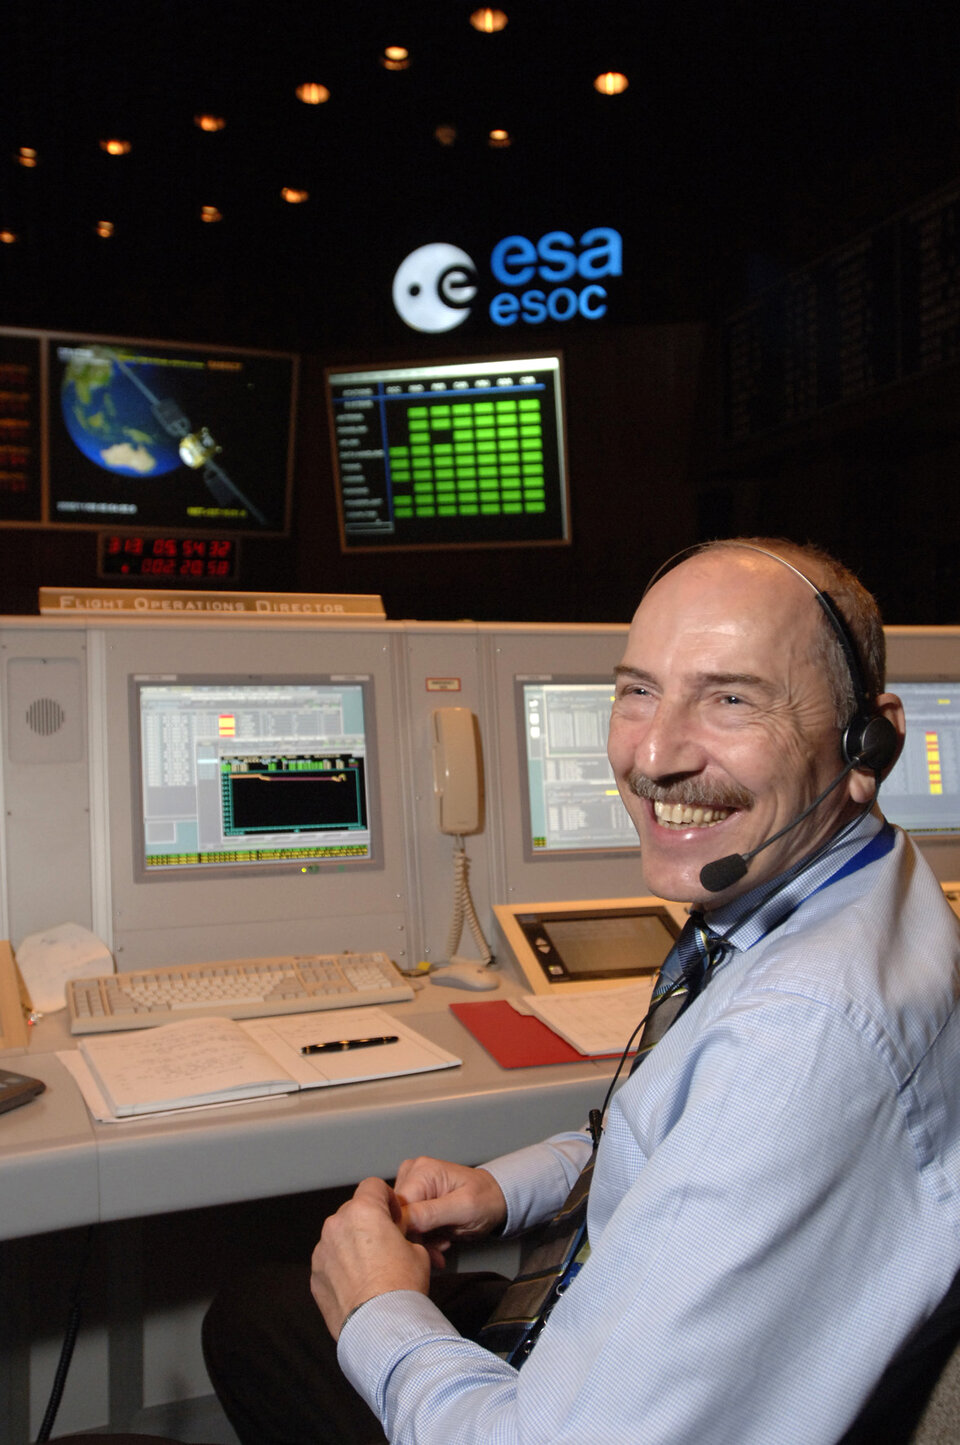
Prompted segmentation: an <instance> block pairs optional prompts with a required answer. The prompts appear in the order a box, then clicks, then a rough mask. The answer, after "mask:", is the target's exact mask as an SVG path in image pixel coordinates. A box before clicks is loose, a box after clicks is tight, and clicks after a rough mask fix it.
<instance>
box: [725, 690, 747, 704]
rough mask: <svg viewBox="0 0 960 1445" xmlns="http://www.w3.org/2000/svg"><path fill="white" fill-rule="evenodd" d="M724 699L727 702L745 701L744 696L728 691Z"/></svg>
mask: <svg viewBox="0 0 960 1445" xmlns="http://www.w3.org/2000/svg"><path fill="white" fill-rule="evenodd" d="M723 700H724V702H727V703H742V702H743V698H742V697H739V696H738V695H737V694H736V693H735V692H728V693H727V694H726V696H725V697H724V699H723Z"/></svg>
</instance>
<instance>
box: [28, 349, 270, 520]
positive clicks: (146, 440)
mask: <svg viewBox="0 0 960 1445" xmlns="http://www.w3.org/2000/svg"><path fill="white" fill-rule="evenodd" d="M46 373H47V417H48V423H47V455H48V470H49V482H48V496H49V501H48V511H49V517H48V520H49V521H50V522H52V523H61V524H64V525H69V526H74V527H76V526H90V525H96V526H100V527H104V526H107V527H110V528H116V527H123V526H129V527H137V528H140V527H159V528H175V529H187V528H188V529H190V530H191V531H196V530H208V531H210V530H214V529H215V530H216V531H222V530H224V529H228V530H230V531H242V532H249V533H255V534H260V535H263V534H274V535H279V534H283V533H285V532H287V531H288V530H289V511H290V482H291V477H292V467H293V423H294V408H295V400H296V384H297V358H296V357H294V356H292V355H289V354H286V353H279V352H278V353H272V352H252V351H232V350H214V349H208V348H202V347H195V346H187V345H182V346H177V345H168V344H166V343H160V342H142V341H130V340H110V339H108V338H103V337H100V338H97V337H68V336H57V335H51V336H48V338H47V352H46Z"/></svg>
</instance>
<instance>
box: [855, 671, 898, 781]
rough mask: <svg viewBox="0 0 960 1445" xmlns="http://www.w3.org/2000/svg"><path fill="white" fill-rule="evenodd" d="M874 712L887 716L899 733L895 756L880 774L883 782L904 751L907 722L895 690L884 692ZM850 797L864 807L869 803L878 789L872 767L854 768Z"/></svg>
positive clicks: (878, 699)
mask: <svg viewBox="0 0 960 1445" xmlns="http://www.w3.org/2000/svg"><path fill="white" fill-rule="evenodd" d="M873 710H874V712H875V713H877V714H878V716H880V717H885V718H886V719H887V721H888V722H889V723H890V724H891V725H892V727H893V730H894V732H895V733H896V735H897V746H896V748H895V749H894V752H893V756H892V757H891V759H890V761H889V762H888V763H887V765H886V766H885V767H884V769H883V772H882V773H881V775H880V781H881V782H882V781H883V779H884V778H885V777H887V775H888V774H889V773H890V772H891V770H892V769H893V766H894V764H895V763H896V761H897V759H898V758H899V756H900V754H901V752H902V751H903V743H904V739H905V737H906V733H907V724H906V720H905V718H904V715H903V703H902V702H901V701H900V699H899V698H898V697H897V695H896V693H894V692H882V693H880V695H879V697H878V698H877V700H876V703H875V704H874V709H873ZM849 781H850V797H851V798H852V799H853V801H854V802H855V803H860V804H861V805H863V806H864V807H865V806H866V805H867V803H869V802H870V801H871V800H872V798H873V797H874V795H875V794H876V791H877V781H876V774H875V773H874V771H873V769H872V768H854V770H853V772H852V773H851V774H850V780H849Z"/></svg>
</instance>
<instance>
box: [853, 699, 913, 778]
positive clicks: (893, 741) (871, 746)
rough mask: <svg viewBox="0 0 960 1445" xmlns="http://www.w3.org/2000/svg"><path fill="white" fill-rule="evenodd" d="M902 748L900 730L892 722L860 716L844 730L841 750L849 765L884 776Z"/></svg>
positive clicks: (880, 715)
mask: <svg viewBox="0 0 960 1445" xmlns="http://www.w3.org/2000/svg"><path fill="white" fill-rule="evenodd" d="M898 744H899V738H898V737H897V730H896V728H895V727H894V725H893V723H892V722H891V721H890V719H889V718H886V717H883V715H882V714H881V713H873V714H869V715H868V714H865V713H859V712H858V713H857V714H856V716H855V717H854V718H853V719H852V720H851V721H850V722H849V723H848V724H847V726H846V728H845V729H844V732H843V737H842V739H841V742H840V748H841V752H842V753H843V761H844V762H845V763H852V764H853V766H854V767H855V768H869V769H870V770H871V771H872V772H875V773H882V772H883V770H884V768H886V767H887V766H888V765H889V764H890V763H892V762H893V760H894V758H895V757H896V755H897V746H898Z"/></svg>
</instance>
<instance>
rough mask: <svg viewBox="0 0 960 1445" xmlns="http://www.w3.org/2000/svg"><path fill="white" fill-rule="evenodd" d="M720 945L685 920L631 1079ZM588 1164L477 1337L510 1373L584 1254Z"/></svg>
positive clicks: (689, 998) (526, 1251)
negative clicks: (505, 1363)
mask: <svg viewBox="0 0 960 1445" xmlns="http://www.w3.org/2000/svg"><path fill="white" fill-rule="evenodd" d="M720 943H721V940H719V939H714V938H711V936H710V934H709V933H708V931H707V928H706V925H705V924H704V919H703V914H702V913H695V912H691V914H690V916H689V918H688V919H687V921H686V923H685V924H684V927H683V931H682V932H681V934H680V937H679V938H678V939H677V941H676V943H675V944H674V945H673V948H672V949H671V950H670V952H669V953H668V954H667V957H666V958H665V960H664V962H663V966H662V968H661V969H660V973H659V975H658V977H657V982H656V984H655V986H654V990H653V998H652V1000H651V1006H650V1012H649V1013H648V1015H647V1022H646V1024H645V1025H644V1029H643V1033H642V1034H641V1036H640V1046H639V1049H638V1051H637V1056H636V1058H635V1059H634V1061H633V1067H632V1068H631V1071H630V1072H631V1073H633V1071H634V1070H635V1069H636V1068H637V1067H638V1066H639V1065H640V1064H641V1063H642V1062H643V1060H644V1059H645V1058H646V1056H647V1054H648V1053H649V1052H650V1050H651V1049H652V1048H653V1046H654V1044H656V1043H658V1042H659V1040H660V1039H661V1038H662V1037H663V1035H664V1034H665V1033H666V1031H667V1029H668V1028H669V1027H670V1026H671V1024H673V1023H675V1022H676V1020H677V1019H678V1018H679V1017H680V1015H681V1014H682V1013H683V1011H684V1009H686V1008H688V1007H689V1006H690V1004H691V1003H692V1002H693V1000H694V999H695V998H696V996H697V994H698V993H700V991H701V989H702V988H703V987H704V984H705V983H706V982H707V979H708V977H709V972H708V971H709V969H710V968H711V967H712V966H713V965H715V964H716V963H718V962H719V960H720V955H721V952H722V949H721V948H720V947H718V946H717V945H719V944H720ZM596 1157H597V1149H596V1145H594V1149H593V1153H592V1154H591V1155H590V1158H589V1159H588V1161H587V1163H586V1164H585V1165H584V1167H583V1169H582V1170H581V1171H580V1174H579V1176H578V1178H577V1181H576V1183H575V1184H574V1186H573V1188H572V1189H571V1191H570V1193H569V1194H568V1195H567V1197H566V1199H565V1200H564V1202H563V1204H562V1205H561V1207H560V1209H559V1211H558V1212H557V1213H556V1214H555V1215H554V1216H553V1218H552V1219H551V1220H549V1222H548V1223H546V1224H544V1225H542V1226H541V1227H540V1228H539V1229H538V1230H537V1231H536V1232H535V1234H533V1235H531V1237H530V1239H529V1240H528V1241H526V1242H525V1244H524V1247H523V1252H522V1256H521V1260H520V1268H519V1270H518V1272H517V1276H516V1278H515V1279H514V1280H513V1282H512V1283H511V1284H510V1285H509V1286H508V1287H507V1289H506V1290H505V1292H504V1294H503V1296H502V1297H501V1299H500V1303H499V1304H498V1305H497V1308H496V1309H495V1310H494V1312H493V1314H492V1315H491V1316H490V1318H489V1319H488V1320H487V1322H486V1324H485V1325H484V1327H483V1329H482V1330H481V1331H480V1335H479V1337H478V1339H479V1343H480V1344H481V1345H484V1346H485V1347H486V1348H487V1349H488V1350H492V1351H493V1353H494V1354H497V1355H500V1356H501V1358H502V1359H505V1360H507V1361H508V1362H509V1363H510V1364H512V1365H516V1366H517V1367H518V1368H519V1366H520V1365H522V1364H523V1362H524V1360H525V1359H526V1358H527V1356H528V1355H529V1354H530V1351H531V1350H532V1349H533V1347H534V1345H535V1344H536V1342H537V1339H538V1338H539V1335H540V1331H541V1330H542V1329H543V1326H544V1325H545V1324H546V1322H547V1317H548V1315H549V1314H550V1311H551V1310H552V1309H553V1306H554V1305H555V1304H556V1302H557V1300H558V1299H559V1298H560V1296H561V1294H563V1292H564V1290H565V1289H566V1288H567V1286H568V1285H569V1284H570V1282H571V1280H572V1279H573V1278H574V1276H575V1275H576V1274H577V1272H578V1271H579V1269H580V1266H581V1265H582V1263H583V1261H584V1260H585V1259H586V1257H587V1254H588V1253H589V1249H590V1246H589V1243H588V1241H587V1202H588V1198H589V1194H590V1181H591V1179H592V1177H593V1166H594V1161H595V1160H596Z"/></svg>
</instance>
